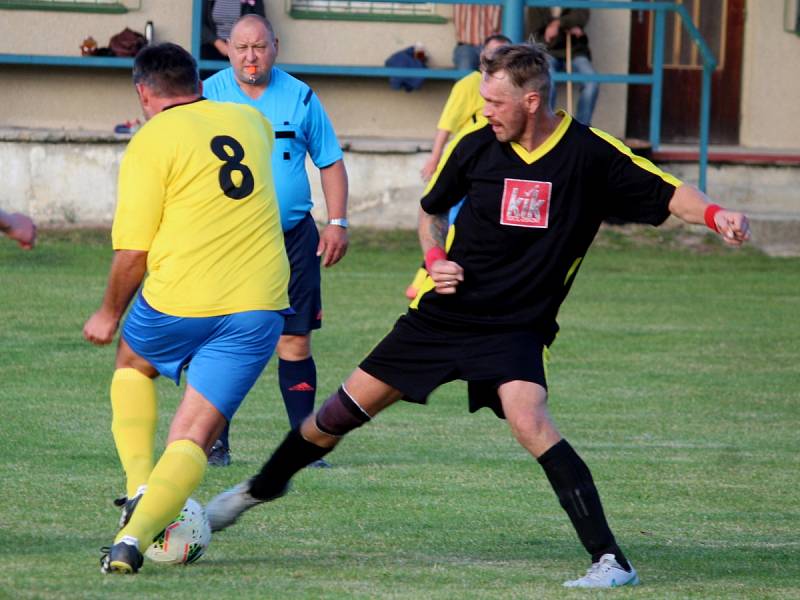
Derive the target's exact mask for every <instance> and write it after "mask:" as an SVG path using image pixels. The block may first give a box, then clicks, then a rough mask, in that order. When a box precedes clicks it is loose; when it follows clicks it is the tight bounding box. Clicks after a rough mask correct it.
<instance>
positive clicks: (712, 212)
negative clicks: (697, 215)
mask: <svg viewBox="0 0 800 600" xmlns="http://www.w3.org/2000/svg"><path fill="white" fill-rule="evenodd" d="M721 210H722V207H721V206H720V205H719V204H709V205H708V206H706V212H705V213H703V220H705V222H706V225H707V226H708V228H709V229H710V230H711V231H714V232H716V233H719V227H717V222H716V221H715V220H714V217H715V216H716V214H717V213H718V212H719V211H721Z"/></svg>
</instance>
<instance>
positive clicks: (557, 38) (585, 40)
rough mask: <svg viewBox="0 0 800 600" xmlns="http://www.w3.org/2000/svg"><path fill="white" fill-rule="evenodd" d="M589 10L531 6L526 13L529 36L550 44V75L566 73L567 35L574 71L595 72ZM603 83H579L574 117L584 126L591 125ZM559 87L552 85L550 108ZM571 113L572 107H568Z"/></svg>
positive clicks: (548, 45) (548, 50) (587, 73)
mask: <svg viewBox="0 0 800 600" xmlns="http://www.w3.org/2000/svg"><path fill="white" fill-rule="evenodd" d="M588 22H589V10H588V9H585V8H564V9H562V8H558V7H555V6H554V7H552V8H551V7H529V8H528V14H527V30H528V35H529V36H530V35H532V36H533V37H534V38H535V40H536V41H537V42H539V43H540V44H544V45H545V46H547V52H548V54H549V56H548V61H549V62H550V71H551V74H552V73H554V72H564V71H565V70H566V66H567V38H569V40H570V46H571V54H572V71H574V72H575V73H580V74H582V75H594V74H595V73H596V71H595V70H594V67H592V52H591V50H590V49H589V37H588V36H587V35H586V31H585V28H586V24H587V23H588ZM599 93H600V86H599V85H598V84H597V82H596V81H584V82H582V83H580V84H579V92H578V109H577V111H576V112H575V118H576V119H577V120H578V121H580V122H581V123H583V124H584V125H591V123H592V114H593V113H594V107H595V104H597V96H598V94H599ZM555 103H556V86H555V85H553V86H551V88H550V108H555ZM569 110H570V112H571V111H572V110H573V108H572V107H571V106H570V107H569Z"/></svg>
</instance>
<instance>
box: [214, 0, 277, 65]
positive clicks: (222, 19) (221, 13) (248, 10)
mask: <svg viewBox="0 0 800 600" xmlns="http://www.w3.org/2000/svg"><path fill="white" fill-rule="evenodd" d="M251 14H256V15H261V16H262V17H263V16H265V14H264V0H206V2H205V8H204V10H203V37H202V46H201V48H200V56H201V57H202V58H206V59H210V60H214V59H218V60H227V59H228V38H230V37H231V29H232V28H233V25H234V23H236V21H238V20H239V18H240V17H242V16H243V15H251Z"/></svg>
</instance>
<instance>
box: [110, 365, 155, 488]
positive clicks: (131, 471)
mask: <svg viewBox="0 0 800 600" xmlns="http://www.w3.org/2000/svg"><path fill="white" fill-rule="evenodd" d="M111 410H112V417H111V433H112V434H113V435H114V443H115V444H116V445H117V454H119V461H120V462H121V463H122V468H123V469H124V470H125V477H126V483H125V488H126V490H127V494H128V498H133V496H135V495H136V489H137V488H138V487H139V486H140V485H142V484H144V483H146V482H147V478H148V477H150V471H152V470H153V444H154V440H155V435H156V424H157V422H158V411H157V402H156V385H155V382H154V381H153V380H152V379H150V378H149V377H147V376H146V375H143V374H142V373H140V372H139V371H137V370H136V369H117V370H116V371H114V377H113V379H112V380H111Z"/></svg>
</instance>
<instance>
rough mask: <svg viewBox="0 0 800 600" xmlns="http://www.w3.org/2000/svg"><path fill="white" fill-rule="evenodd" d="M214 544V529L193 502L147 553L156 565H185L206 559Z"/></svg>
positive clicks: (187, 504) (186, 506) (195, 502)
mask: <svg viewBox="0 0 800 600" xmlns="http://www.w3.org/2000/svg"><path fill="white" fill-rule="evenodd" d="M210 542H211V526H210V525H209V524H208V518H207V517H206V512H205V511H204V510H203V507H202V506H201V505H200V503H199V502H197V500H194V499H192V498H189V499H188V500H187V501H186V504H185V505H184V507H183V510H182V511H181V513H180V514H179V515H178V516H177V517H175V520H174V521H173V522H172V523H170V524H169V525H167V528H166V529H165V530H164V531H162V532H161V533H160V534H159V536H158V537H157V538H156V539H155V540H153V543H152V544H151V545H150V547H149V548H148V549H147V550H146V551H145V553H144V555H145V556H146V557H147V558H149V559H150V560H152V561H155V562H160V563H166V564H172V565H182V564H187V565H188V564H189V563H193V562H194V561H196V560H197V559H198V558H200V557H201V556H203V553H204V552H205V551H206V548H208V544H209V543H210Z"/></svg>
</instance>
